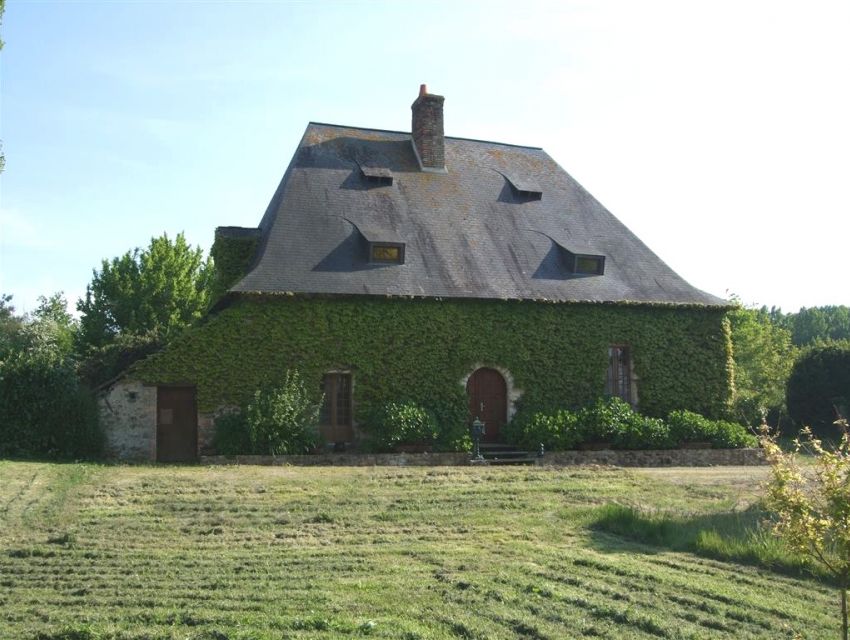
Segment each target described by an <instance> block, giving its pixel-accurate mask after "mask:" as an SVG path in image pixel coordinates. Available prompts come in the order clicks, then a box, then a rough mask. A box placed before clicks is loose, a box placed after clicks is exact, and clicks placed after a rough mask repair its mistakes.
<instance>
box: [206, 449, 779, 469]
mask: <svg viewBox="0 0 850 640" xmlns="http://www.w3.org/2000/svg"><path fill="white" fill-rule="evenodd" d="M535 462H536V464H537V465H538V466H555V467H561V466H571V465H582V464H602V465H611V466H616V467H715V466H750V465H760V464H765V459H764V452H763V451H762V450H761V449H670V450H647V451H616V450H611V449H604V450H602V451H553V452H550V453H547V454H546V455H544V456H542V457H540V458H536V459H535ZM201 464H210V465H219V464H237V465H239V464H256V465H293V466H336V467H430V466H433V467H440V466H465V465H468V464H469V454H468V453H323V454H318V455H304V456H201Z"/></svg>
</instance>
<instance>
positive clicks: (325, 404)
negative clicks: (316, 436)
mask: <svg viewBox="0 0 850 640" xmlns="http://www.w3.org/2000/svg"><path fill="white" fill-rule="evenodd" d="M321 390H322V393H323V394H324V399H323V401H322V409H321V411H320V412H319V430H320V431H321V433H322V436H324V438H325V440H327V441H328V442H351V441H352V440H353V438H354V433H353V430H352V420H351V415H352V411H351V407H352V394H351V374H350V373H326V374H325V376H324V378H323V379H322V384H321Z"/></svg>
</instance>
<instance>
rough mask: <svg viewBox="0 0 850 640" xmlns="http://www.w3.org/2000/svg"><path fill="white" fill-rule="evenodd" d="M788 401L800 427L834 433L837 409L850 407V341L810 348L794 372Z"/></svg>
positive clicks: (789, 407) (798, 360)
mask: <svg viewBox="0 0 850 640" xmlns="http://www.w3.org/2000/svg"><path fill="white" fill-rule="evenodd" d="M787 398H788V412H789V414H790V415H791V417H792V418H793V419H794V420H795V421H797V422H798V423H799V424H805V425H809V426H811V427H812V428H813V429H815V431H817V432H819V433H824V432H825V430H831V425H832V422H833V420H835V410H836V409H839V410H844V411H846V409H847V408H850V341H844V342H832V343H825V344H821V345H815V346H812V347H809V348H808V349H806V350H805V351H804V352H803V354H802V355H801V356H800V357H799V358H797V361H796V362H795V363H794V367H793V369H792V370H791V375H790V377H789V378H788V390H787ZM842 408H843V409H842Z"/></svg>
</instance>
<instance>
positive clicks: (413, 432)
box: [368, 401, 440, 451]
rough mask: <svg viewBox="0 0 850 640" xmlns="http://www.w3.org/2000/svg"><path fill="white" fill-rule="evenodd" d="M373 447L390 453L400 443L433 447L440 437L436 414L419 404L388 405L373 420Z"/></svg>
mask: <svg viewBox="0 0 850 640" xmlns="http://www.w3.org/2000/svg"><path fill="white" fill-rule="evenodd" d="M368 431H369V436H370V437H369V440H370V444H371V446H372V447H373V448H375V449H377V450H380V451H390V450H392V449H393V448H394V447H396V446H397V445H399V444H427V445H433V444H434V442H435V441H436V440H437V438H438V436H439V435H440V433H439V430H438V429H437V421H436V420H435V418H434V416H433V414H432V413H431V412H430V411H428V410H427V409H425V408H424V407H422V406H420V405H418V404H416V403H415V402H409V401H408V402H388V403H387V404H385V405H384V406H382V407H381V408H380V409H378V410H377V411H376V412H375V413H374V414H373V415H372V416H371V417H370V419H369V426H368Z"/></svg>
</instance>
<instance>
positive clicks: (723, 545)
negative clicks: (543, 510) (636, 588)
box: [591, 504, 832, 583]
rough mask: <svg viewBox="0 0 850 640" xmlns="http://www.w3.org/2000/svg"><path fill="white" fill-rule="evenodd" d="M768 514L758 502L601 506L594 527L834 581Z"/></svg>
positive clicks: (649, 541)
mask: <svg viewBox="0 0 850 640" xmlns="http://www.w3.org/2000/svg"><path fill="white" fill-rule="evenodd" d="M767 520H769V514H767V513H765V512H764V511H763V510H762V509H760V508H759V506H758V505H757V504H754V505H752V506H750V507H749V508H747V509H745V510H743V511H727V512H722V513H708V514H692V515H684V516H683V515H679V514H676V513H670V512H655V511H644V510H642V509H638V508H635V507H630V506H626V505H621V504H608V505H605V506H603V507H600V508H599V509H598V511H597V515H596V516H595V519H594V520H593V522H592V524H591V527H592V528H593V529H596V530H599V531H608V532H610V533H614V534H617V535H619V536H623V537H625V538H629V539H631V540H636V541H638V542H642V543H644V544H648V545H653V546H656V547H665V548H668V549H673V550H675V551H690V552H692V553H696V554H698V555H701V556H705V557H707V558H716V559H718V560H731V561H733V562H738V563H742V564H750V565H755V566H762V567H767V568H769V569H772V570H774V571H777V572H780V573H784V574H787V575H792V576H804V577H805V576H811V575H813V576H815V577H816V578H818V579H819V580H821V581H823V582H825V583H831V582H832V581H831V579H830V577H829V575H828V574H827V573H826V572H825V571H823V570H822V569H821V568H820V567H818V566H816V565H813V564H812V563H811V562H809V561H808V560H807V559H804V558H800V557H799V556H797V555H795V554H794V553H792V552H791V551H790V550H789V549H788V547H787V546H786V545H785V544H784V543H783V542H782V540H780V539H778V538H776V537H775V536H773V535H771V534H770V532H769V530H768V527H767V526H766V525H765V522H766V521H767Z"/></svg>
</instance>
